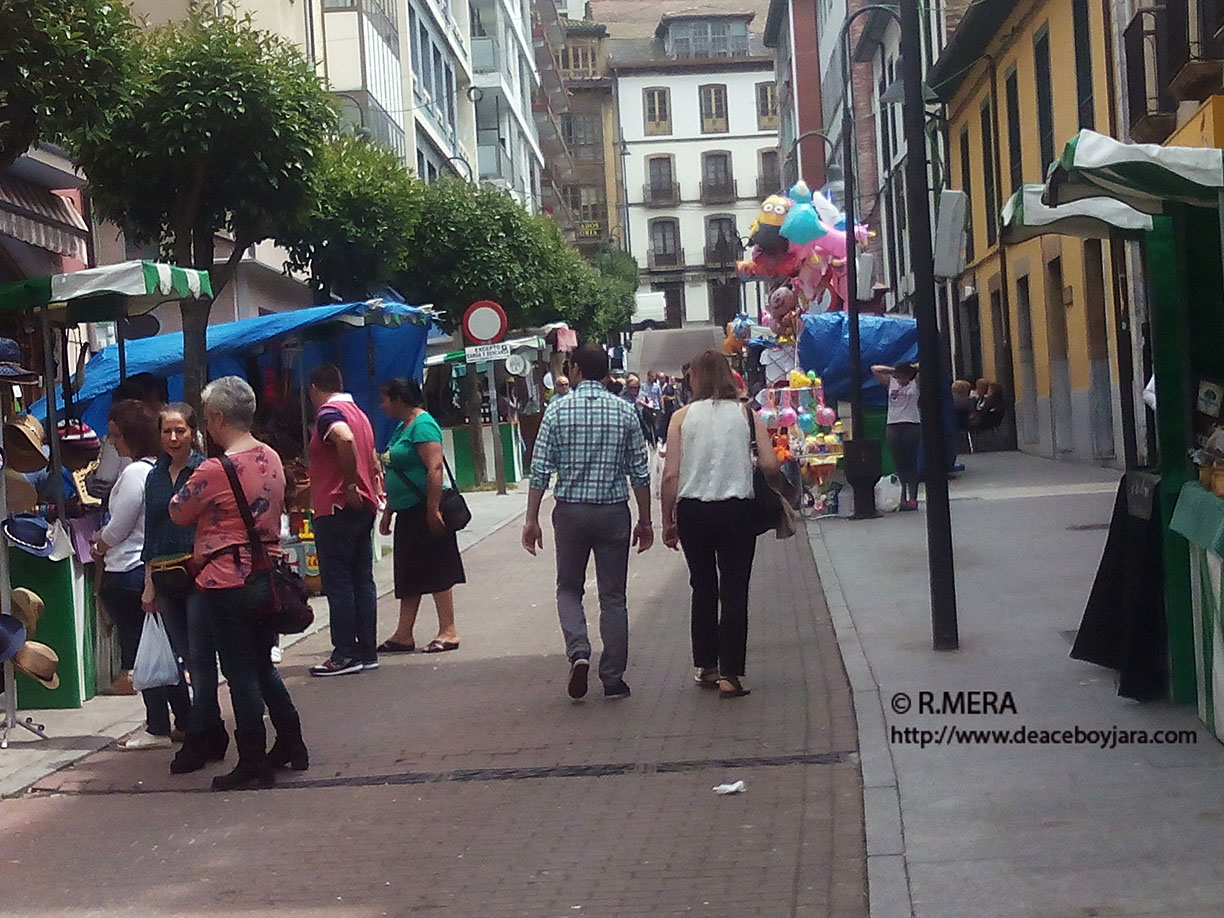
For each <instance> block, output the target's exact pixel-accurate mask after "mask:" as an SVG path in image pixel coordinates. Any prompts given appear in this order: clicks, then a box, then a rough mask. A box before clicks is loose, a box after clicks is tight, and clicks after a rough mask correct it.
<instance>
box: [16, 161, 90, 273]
mask: <svg viewBox="0 0 1224 918" xmlns="http://www.w3.org/2000/svg"><path fill="white" fill-rule="evenodd" d="M0 233H3V234H5V235H7V236H12V237H13V238H14V239H20V240H21V241H22V242H25V243H28V244H30V245H33V246H37V247H38V248H40V249H43V250H45V251H48V252H53V253H55V254H56V255H65V256H67V257H69V258H75V259H76V260H77V261H86V260H87V259H88V257H89V252H88V244H87V243H88V240H89V227H88V226H87V225H86V223H85V218H84V217H82V216H81V214H80V213H79V212H78V211H77V209H76V207H74V206H73V205H72V203H71V202H70V201H68V200H67V199H65V198H62V197H60V196H59V195H57V194H54V193H52V192H51V191H49V190H48V189H46V188H43V187H42V186H41V185H36V184H34V183H33V182H27V181H24V180H23V179H20V178H17V177H16V176H13V175H0Z"/></svg>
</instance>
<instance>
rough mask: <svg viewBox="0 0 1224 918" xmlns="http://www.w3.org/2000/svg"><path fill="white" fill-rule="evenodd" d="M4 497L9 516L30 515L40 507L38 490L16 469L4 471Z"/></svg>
mask: <svg viewBox="0 0 1224 918" xmlns="http://www.w3.org/2000/svg"><path fill="white" fill-rule="evenodd" d="M4 496H5V500H6V508H7V511H8V515H9V516H12V515H13V514H14V513H30V512H32V511H33V510H35V509H36V508H37V507H38V489H37V488H35V487H34V485H33V483H32V482H31V481H30V479H28V478H26V477H25V476H24V475H22V474H21V473H20V472H18V471H16V470H15V469H5V470H4Z"/></svg>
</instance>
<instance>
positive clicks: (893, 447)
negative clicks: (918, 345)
mask: <svg viewBox="0 0 1224 918" xmlns="http://www.w3.org/2000/svg"><path fill="white" fill-rule="evenodd" d="M871 372H872V373H873V374H874V375H875V378H876V379H878V380H879V381H880V382H881V383H882V384H883V385H885V386H887V387H888V426H887V428H886V429H885V434H884V436H885V438H886V439H887V440H888V451H889V452H890V453H892V457H893V466H894V467H895V468H896V470H897V477H898V478H900V479H901V507H900V509H902V510H917V509H918V448H919V446H920V445H921V443H922V416H921V415H920V414H919V413H918V364H916V363H910V362H909V361H907V360H903V361H901V362H900V363H898V364H897V365H896V366H895V367H889V366H884V365H883V364H877V365H876V366H873V367H872V368H871Z"/></svg>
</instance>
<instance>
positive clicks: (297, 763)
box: [268, 729, 310, 771]
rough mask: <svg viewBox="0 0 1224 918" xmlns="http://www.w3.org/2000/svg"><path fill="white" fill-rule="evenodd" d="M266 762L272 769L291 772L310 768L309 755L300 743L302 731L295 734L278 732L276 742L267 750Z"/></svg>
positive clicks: (304, 746)
mask: <svg viewBox="0 0 1224 918" xmlns="http://www.w3.org/2000/svg"><path fill="white" fill-rule="evenodd" d="M268 762H269V763H270V764H271V765H272V767H273V768H288V769H290V770H291V771H305V770H306V769H307V768H309V767H310V753H309V751H307V749H306V744H305V743H304V742H303V741H302V731H301V730H300V729H299V730H298V731H297V732H296V734H295V733H291V732H289V731H283V732H278V733H277V734H276V742H274V743H273V744H272V748H271V749H269V750H268Z"/></svg>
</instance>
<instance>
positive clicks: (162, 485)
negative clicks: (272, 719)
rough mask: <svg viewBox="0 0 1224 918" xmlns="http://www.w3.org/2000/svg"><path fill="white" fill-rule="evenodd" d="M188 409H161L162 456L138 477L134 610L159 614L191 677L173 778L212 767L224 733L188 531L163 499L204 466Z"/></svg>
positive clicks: (213, 651) (225, 742) (221, 752)
mask: <svg viewBox="0 0 1224 918" xmlns="http://www.w3.org/2000/svg"><path fill="white" fill-rule="evenodd" d="M197 426H198V425H197V422H196V416H195V410H194V409H193V408H192V407H191V406H190V405H187V404H184V403H182V402H176V403H174V404H171V405H167V406H166V407H165V408H163V409H162V411H161V416H160V427H161V448H162V454H161V456H160V457H159V458H158V460H157V462H156V463H155V464H154V466H153V468H152V469H150V471H149V477H148V478H147V479H146V480H145V542H144V550H143V552H142V553H141V558H142V559H143V560H144V563H145V582H144V594H143V595H142V596H141V605H142V606H143V607H144V610H145V612H147V613H154V612H156V613H159V614H160V615H161V617H162V621H163V622H164V623H165V626H166V633H167V634H168V635H169V637H170V645H171V646H172V647H173V648H174V652H175V653H176V654H178V656H179V657H180V658H181V659H182V660H183V661H184V662H185V663H186V664H187V671H188V673H190V675H191V708H190V713H189V714H188V717H187V725H186V728H185V730H186V736H185V737H184V739H183V745H182V748H180V749H179V751H178V752H177V753H176V754H175V756H174V759H173V760H172V761H171V762H170V773H171V774H176V775H182V774H189V773H190V772H193V771H198V770H200V769H201V768H203V767H204V766H205V765H206V764H208V763H209V762H220V761H221V760H222V759H224V758H225V751H226V749H227V748H228V747H229V732H228V731H227V730H226V729H225V722H224V721H223V720H222V719H221V707H220V705H219V704H218V701H217V646H216V642H215V640H214V638H213V633H212V625H211V622H210V621H209V619H208V615H207V613H206V611H205V609H204V597H203V596H201V595H200V592H199V590H198V589H197V588H196V585H195V582H194V581H193V580H192V578H191V575H190V573H189V563H188V562H189V561H190V558H191V553H192V550H193V548H194V546H195V527H194V526H180V525H178V524H177V523H175V522H174V520H172V519H170V499H171V498H172V497H174V495H175V494H177V493H178V492H179V490H181V489H182V487H183V485H185V484H186V483H187V482H188V481H189V480H190V479H191V476H192V474H193V473H194V472H195V470H196V469H197V468H199V467H200V465H201V464H202V463H203V462H204V454H203V453H202V452H200V450H199V433H198V431H197Z"/></svg>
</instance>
